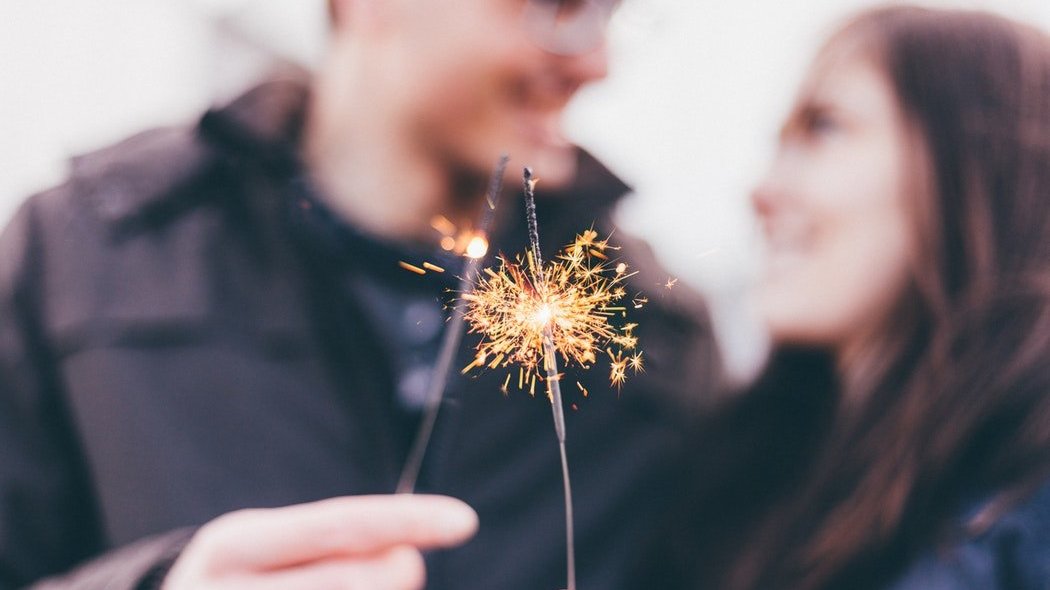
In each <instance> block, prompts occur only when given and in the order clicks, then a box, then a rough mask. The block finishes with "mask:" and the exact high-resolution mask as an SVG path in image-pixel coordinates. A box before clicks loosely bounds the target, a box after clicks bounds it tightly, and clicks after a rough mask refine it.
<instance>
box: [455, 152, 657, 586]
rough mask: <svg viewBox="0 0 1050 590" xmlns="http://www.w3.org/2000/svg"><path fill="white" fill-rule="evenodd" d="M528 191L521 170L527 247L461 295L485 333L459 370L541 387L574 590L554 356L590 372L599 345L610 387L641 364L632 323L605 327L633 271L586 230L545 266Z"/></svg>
mask: <svg viewBox="0 0 1050 590" xmlns="http://www.w3.org/2000/svg"><path fill="white" fill-rule="evenodd" d="M535 186H536V180H535V179H533V177H532V171H531V170H530V169H528V168H525V171H524V189H525V209H526V214H527V217H528V228H529V250H528V251H527V253H526V254H525V256H524V257H519V258H518V259H517V260H516V261H514V262H512V261H510V260H508V259H507V258H506V257H502V256H501V257H500V267H499V269H498V270H497V271H494V270H491V269H486V270H485V274H484V275H483V276H481V277H480V278H479V280H478V283H477V285H475V287H474V290H473V291H472V292H465V293H464V294H463V296H462V300H465V301H466V302H467V303H468V304H469V306H468V310H467V312H466V314H465V318H466V321H467V322H469V323H470V326H471V332H479V333H482V334H483V335H484V339H483V340H482V342H481V343H480V344H479V345H478V348H477V354H476V356H475V358H474V361H473V362H472V363H471V364H469V365H468V366H467V367H465V368H464V369H463V372H464V373H466V372H469V371H470V370H471V369H474V368H479V367H486V366H487V367H489V368H493V369H494V368H498V367H507V366H509V365H511V364H516V365H518V388H519V389H525V388H526V387H528V389H529V391H530V393H533V394H534V393H535V386H536V381H537V380H542V381H544V382H546V384H547V396H548V399H549V401H550V403H551V410H552V412H553V417H554V430H555V433H556V434H557V437H558V450H559V454H560V456H561V470H562V482H563V486H564V496H565V536H566V562H567V574H568V575H567V578H568V590H575V589H576V560H575V545H574V534H575V533H574V525H573V503H572V485H571V481H570V478H569V462H568V457H567V455H566V442H565V440H566V436H565V411H564V408H563V405H562V393H561V378H562V375H561V374H560V373H559V372H558V356H559V355H560V356H561V357H562V359H563V361H564V362H565V363H566V364H567V365H571V364H575V365H578V366H579V367H581V368H589V367H590V366H592V365H593V364H595V363H596V362H597V359H598V356H599V355H600V354H602V350H603V348H604V352H605V354H608V356H609V359H610V362H609V367H610V375H609V379H610V382H611V383H612V384H613V385H615V386H617V387H619V386H621V385H622V384H623V382H624V380H626V378H627V372H628V369H633V370H634V371H635V372H639V371H641V370H642V368H643V363H642V354H641V352H634V353H633V354H630V353H629V352H628V351H632V350H634V349H635V347H636V346H637V343H638V340H637V338H636V337H635V336H634V334H633V330H634V328H635V327H637V325H636V324H626V325H624V326H623V327H622V328H617V327H616V326H614V325H613V324H612V323H610V319H611V318H612V317H614V316H616V315H617V314H621V315H623V314H625V313H626V308H625V307H622V306H618V305H616V303H617V302H619V300H620V299H622V298H623V297H624V296H625V295H626V290H625V289H624V287H623V286H622V283H623V282H624V281H625V280H626V279H627V278H628V277H630V276H633V273H631V274H628V273H627V264H626V263H619V264H616V265H615V266H611V264H612V263H610V262H609V260H608V254H607V253H606V252H607V251H608V250H610V249H613V248H611V247H610V246H609V244H608V241H607V240H599V239H598V233H597V232H596V231H594V230H593V229H592V230H587V231H585V232H583V233H582V234H580V235H578V236H577V237H576V240H575V241H574V242H573V244H571V245H569V246H568V247H567V248H566V249H565V250H564V251H563V252H562V253H561V254H560V255H558V256H557V257H556V258H555V260H554V261H553V262H552V263H551V264H550V265H548V266H545V265H544V263H543V257H542V255H541V253H540V246H539V228H538V224H537V221H536V200H535V192H534V191H535ZM509 382H510V376H509V375H508V378H507V380H506V381H504V383H503V387H502V388H501V390H502V391H503V392H504V393H506V390H507V386H508V384H509ZM577 386H578V387H579V388H580V391H581V392H582V393H583V395H584V396H586V395H587V394H588V392H587V389H586V388H584V387H583V385H582V384H580V383H579V382H577Z"/></svg>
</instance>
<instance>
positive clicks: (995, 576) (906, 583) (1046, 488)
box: [889, 480, 1050, 590]
mask: <svg viewBox="0 0 1050 590" xmlns="http://www.w3.org/2000/svg"><path fill="white" fill-rule="evenodd" d="M954 588H987V589H989V590H996V589H1002V590H1006V589H1011V590H1013V589H1016V590H1046V589H1047V588H1050V480H1048V481H1046V482H1044V484H1043V485H1042V487H1041V488H1040V489H1038V490H1037V491H1036V492H1035V493H1034V494H1032V495H1031V496H1029V497H1028V499H1027V500H1025V501H1024V502H1022V503H1021V504H1020V505H1018V506H1016V507H1015V508H1014V509H1013V510H1012V511H1010V512H1008V513H1006V514H1005V515H1003V516H1002V517H1000V518H999V519H998V520H996V521H995V522H994V523H993V524H992V525H991V526H990V527H988V528H987V530H985V531H983V532H982V533H980V534H978V535H975V536H972V537H970V538H967V539H965V540H964V541H962V542H959V543H956V544H955V545H952V546H950V547H948V548H947V549H946V550H941V551H935V552H931V553H930V554H928V555H925V556H923V557H922V558H920V559H919V560H918V561H917V562H915V563H914V564H913V565H912V566H910V567H909V568H908V569H907V570H906V571H905V573H904V575H903V576H902V577H901V578H900V579H899V580H898V581H897V582H896V583H895V584H892V585H891V586H889V590H919V589H924V590H927V589H929V590H940V589H944V590H949V589H954Z"/></svg>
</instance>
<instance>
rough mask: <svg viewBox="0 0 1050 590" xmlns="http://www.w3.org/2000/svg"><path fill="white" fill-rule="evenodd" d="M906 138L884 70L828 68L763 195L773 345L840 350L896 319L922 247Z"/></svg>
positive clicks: (855, 63) (763, 302) (801, 106)
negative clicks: (911, 212)
mask: <svg viewBox="0 0 1050 590" xmlns="http://www.w3.org/2000/svg"><path fill="white" fill-rule="evenodd" d="M907 137H908V134H907V133H906V128H905V125H904V123H903V121H902V117H901V114H900V112H899V109H898V106H897V100H896V97H895V96H894V93H893V90H892V88H891V86H890V83H889V81H888V80H887V79H886V78H885V76H884V74H883V73H882V72H881V70H879V69H878V68H877V67H876V66H875V65H874V64H872V63H871V62H869V61H868V60H864V59H860V58H857V57H848V56H840V57H839V58H838V59H825V60H823V61H821V62H818V64H817V66H816V67H815V68H814V70H813V72H811V74H810V77H809V80H808V81H807V83H806V85H805V86H804V91H803V93H802V98H801V99H800V101H799V103H798V104H796V105H795V109H794V112H793V113H792V115H791V116H790V117H789V119H788V121H787V122H786V123H785V125H784V128H783V130H782V131H781V135H780V143H779V149H778V151H777V156H776V159H775V160H774V162H773V165H772V167H771V169H770V171H769V173H768V175H767V176H766V177H765V179H764V180H763V181H762V182H761V184H760V185H759V187H758V188H757V189H756V190H755V193H754V195H753V202H754V206H755V209H756V211H757V213H758V216H759V219H760V220H761V224H762V229H763V232H764V236H765V238H766V246H767V260H766V266H765V270H764V273H763V277H762V282H761V291H760V298H759V302H760V310H761V314H762V316H763V318H764V320H765V322H766V325H767V327H768V329H769V330H770V333H771V335H772V337H773V339H774V341H776V342H779V343H794V344H806V345H816V346H827V347H831V348H832V349H834V350H839V351H841V349H842V348H843V347H848V346H849V345H850V343H852V342H856V341H858V340H862V339H863V338H864V337H865V336H866V334H867V333H868V332H871V331H874V330H876V329H877V328H878V327H879V325H880V324H881V323H882V322H884V321H888V317H887V316H888V313H889V311H890V308H891V307H892V306H893V304H894V302H895V301H896V299H897V298H898V297H900V296H901V293H902V291H903V288H904V284H905V281H906V280H907V274H908V258H909V253H910V252H911V249H912V247H913V246H912V242H911V234H910V224H909V219H908V213H907V208H906V206H905V201H906V199H907V198H909V196H910V195H909V194H908V192H909V190H908V186H909V183H908V182H906V180H907V178H908V177H910V175H909V174H908V173H907V172H908V171H910V170H914V169H915V168H914V167H910V166H909V162H908V156H909V154H913V153H916V150H912V149H909V147H908V142H907Z"/></svg>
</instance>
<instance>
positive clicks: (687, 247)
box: [0, 0, 1050, 378]
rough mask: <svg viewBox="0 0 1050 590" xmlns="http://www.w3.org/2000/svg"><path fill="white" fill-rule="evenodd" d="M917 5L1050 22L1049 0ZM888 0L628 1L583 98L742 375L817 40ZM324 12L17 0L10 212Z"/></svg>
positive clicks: (598, 135)
mask: <svg viewBox="0 0 1050 590" xmlns="http://www.w3.org/2000/svg"><path fill="white" fill-rule="evenodd" d="M919 3H920V4H927V5H934V6H955V7H970V8H983V9H988V10H993V11H996V12H1000V13H1003V14H1006V15H1008V16H1012V17H1015V18H1020V19H1023V20H1027V21H1029V22H1033V23H1035V24H1037V25H1039V26H1041V27H1043V28H1044V29H1050V1H1048V0H983V1H982V0H954V1H951V0H935V1H931V0H924V1H922V2H919ZM874 4H877V2H872V1H870V0H785V1H782V2H770V1H769V0H735V1H734V2H731V3H730V2H711V1H706V0H626V1H625V2H624V5H623V7H622V9H621V10H620V12H619V13H618V14H617V16H616V18H615V20H614V23H613V28H612V32H611V40H610V42H611V53H612V71H611V75H610V76H609V78H608V79H607V80H606V81H604V82H603V83H601V84H598V85H595V86H593V87H590V88H588V89H586V90H585V91H584V92H583V93H581V95H580V96H579V98H578V99H577V100H576V101H575V103H574V104H573V105H572V107H571V109H570V111H569V114H568V119H567V121H566V125H567V128H568V131H569V134H570V136H571V137H572V138H574V139H575V140H576V141H577V142H579V143H580V144H581V145H583V146H585V147H586V148H588V149H589V150H591V151H592V152H594V153H595V154H597V155H598V156H599V157H600V158H602V159H603V160H604V161H605V162H606V163H607V164H609V165H610V166H611V167H612V168H613V170H614V171H616V172H617V173H619V174H620V175H621V176H622V177H623V178H624V179H625V180H627V181H628V182H629V183H630V184H631V185H632V186H633V187H634V188H635V195H634V196H633V197H632V198H631V199H629V201H628V202H626V203H625V204H624V206H623V207H622V208H621V211H620V220H621V223H622V224H623V225H624V226H625V227H626V228H628V229H629V230H630V231H632V232H633V233H636V234H639V235H641V236H643V237H645V238H647V239H648V240H649V241H650V242H651V243H652V244H653V245H654V246H655V247H656V249H657V252H658V254H659V255H660V256H661V258H662V259H663V260H664V262H665V263H666V265H667V266H668V268H669V269H671V273H672V277H674V278H678V279H680V282H681V283H683V284H689V285H692V286H693V287H696V288H698V289H700V290H701V291H703V292H704V293H705V294H706V295H707V297H708V300H709V301H710V303H711V306H712V310H713V312H714V315H715V320H716V329H717V332H718V335H719V339H720V341H721V344H722V347H723V350H724V352H725V355H726V359H727V361H728V364H729V367H730V370H731V372H732V373H733V375H734V376H736V377H739V378H742V377H744V376H746V375H748V374H749V372H750V371H751V370H752V368H753V367H754V366H755V363H756V362H757V361H758V360H760V359H761V356H762V354H763V350H764V338H763V335H762V334H761V332H760V330H758V329H757V327H756V324H755V322H754V321H753V320H752V319H751V318H750V316H749V314H748V312H747V298H746V293H747V288H748V284H749V281H750V280H751V277H752V275H753V271H754V269H755V266H756V263H757V261H758V260H759V254H760V249H759V247H758V242H757V240H756V233H755V227H754V224H753V221H752V219H751V214H750V209H749V204H748V194H749V191H750V188H751V186H752V185H753V184H754V183H755V182H756V180H757V179H758V178H759V177H760V176H761V174H762V173H763V171H764V167H765V164H766V162H767V161H768V159H769V157H770V154H771V150H772V148H773V147H774V137H775V133H776V128H777V126H778V124H779V121H780V119H781V117H782V116H783V115H784V113H785V111H786V109H787V108H788V106H790V103H791V100H792V94H793V92H794V89H795V87H796V85H797V84H798V82H799V80H800V78H801V76H802V74H803V70H804V68H805V66H806V64H807V62H808V60H809V59H810V57H811V56H812V54H813V53H814V51H815V50H816V47H817V45H818V44H819V43H820V42H821V40H822V39H823V37H824V36H825V35H826V33H827V32H828V31H829V30H831V29H832V28H834V26H835V25H836V24H837V23H838V22H839V21H840V20H841V19H843V18H845V17H847V16H848V15H849V14H851V13H853V12H855V11H857V10H859V9H861V8H863V7H866V6H871V5H874ZM324 11H325V2H324V0H267V2H265V3H263V2H251V1H249V0H96V1H92V2H84V1H83V0H5V9H4V13H5V14H4V16H5V18H3V19H0V79H2V86H0V222H4V221H6V219H7V218H8V216H9V215H10V214H11V213H12V212H13V210H14V208H15V207H17V205H18V203H19V202H20V201H21V200H22V199H23V198H25V197H26V196H27V195H29V194H31V193H32V192H34V191H37V190H40V189H42V188H45V187H47V186H49V185H51V184H54V183H57V182H59V181H61V179H62V177H63V176H64V173H65V170H66V162H67V160H68V158H69V157H70V156H71V155H75V154H79V153H83V152H85V151H89V150H92V149H94V148H97V147H101V146H103V145H106V144H108V143H111V142H113V141H117V140H119V139H121V138H122V137H124V136H126V135H128V134H130V133H134V132H136V131H138V130H141V129H143V128H145V127H149V126H156V125H166V124H179V123H187V122H190V121H192V119H193V118H194V117H195V116H196V115H197V114H199V112H200V111H202V110H203V109H204V108H206V107H207V106H209V105H210V104H212V103H214V102H217V101H222V100H224V99H228V98H231V97H232V96H234V95H236V94H237V92H238V91H239V90H241V89H243V88H245V87H246V86H247V85H249V84H250V83H251V82H252V81H254V80H256V79H257V78H258V77H259V76H261V75H262V74H263V73H264V72H265V71H266V70H267V67H268V65H269V64H270V63H272V61H273V60H274V59H275V58H279V59H284V60H292V61H295V62H298V63H301V64H303V65H306V66H309V65H310V64H312V63H314V62H315V60H316V59H317V57H318V56H319V55H320V53H321V50H322V49H323V46H324V36H325V28H326V24H325V12H324ZM1048 99H1050V98H1048ZM669 278H671V277H669ZM653 288H654V289H657V288H660V287H657V286H655V285H654V286H653Z"/></svg>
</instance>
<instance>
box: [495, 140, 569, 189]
mask: <svg viewBox="0 0 1050 590" xmlns="http://www.w3.org/2000/svg"><path fill="white" fill-rule="evenodd" d="M508 155H509V156H510V158H511V166H509V167H508V171H507V174H508V177H507V180H508V181H509V180H511V179H512V178H517V179H519V180H520V178H521V169H522V167H523V166H528V167H529V168H532V172H533V174H535V176H536V178H537V179H539V186H541V187H542V188H541V190H542V189H548V190H550V189H559V188H564V187H566V186H568V185H569V184H570V183H572V181H573V180H574V179H575V178H576V147H575V146H572V145H568V144H566V145H563V146H557V147H554V146H543V147H540V148H536V147H533V148H532V149H529V150H525V151H523V152H522V153H521V154H520V155H518V154H513V153H511V154H508Z"/></svg>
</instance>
